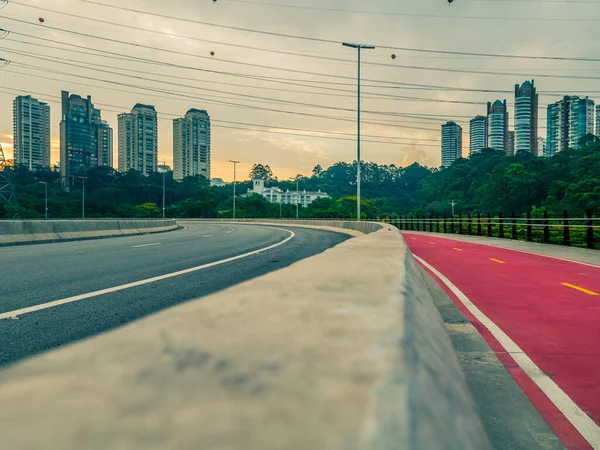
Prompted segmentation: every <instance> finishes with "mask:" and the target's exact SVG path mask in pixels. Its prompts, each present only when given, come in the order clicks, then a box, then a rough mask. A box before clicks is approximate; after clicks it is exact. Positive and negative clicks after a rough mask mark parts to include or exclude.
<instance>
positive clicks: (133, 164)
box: [118, 103, 158, 175]
mask: <svg viewBox="0 0 600 450" xmlns="http://www.w3.org/2000/svg"><path fill="white" fill-rule="evenodd" d="M118 120H119V172H127V171H128V170H130V169H135V170H138V171H140V172H142V173H143V174H144V175H148V174H150V173H153V172H156V171H157V170H158V116H157V113H156V110H155V109H154V106H151V105H142V104H140V103H138V104H137V105H135V106H134V107H133V109H132V110H131V112H130V113H124V114H119V117H118Z"/></svg>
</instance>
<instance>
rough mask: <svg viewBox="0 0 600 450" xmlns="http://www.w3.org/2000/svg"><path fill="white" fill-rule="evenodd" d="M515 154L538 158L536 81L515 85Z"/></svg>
mask: <svg viewBox="0 0 600 450" xmlns="http://www.w3.org/2000/svg"><path fill="white" fill-rule="evenodd" d="M514 122H515V152H520V151H526V152H530V153H532V154H534V155H536V156H537V154H538V151H537V138H538V94H537V91H536V88H535V83H534V80H531V81H525V82H524V83H523V84H522V85H521V86H519V85H518V84H517V85H515V120H514Z"/></svg>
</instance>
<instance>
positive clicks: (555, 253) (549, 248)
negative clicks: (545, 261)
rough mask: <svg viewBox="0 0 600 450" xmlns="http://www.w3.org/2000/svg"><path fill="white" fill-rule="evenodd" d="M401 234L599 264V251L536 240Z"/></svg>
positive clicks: (437, 234)
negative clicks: (433, 237) (432, 237)
mask: <svg viewBox="0 0 600 450" xmlns="http://www.w3.org/2000/svg"><path fill="white" fill-rule="evenodd" d="M402 234H403V235H404V234H422V235H429V236H435V237H437V238H440V239H452V240H456V241H464V242H471V243H473V244H482V245H491V246H494V247H502V248H507V249H510V250H517V251H521V252H527V253H534V254H537V255H543V256H551V257H554V258H560V259H568V260H570V261H578V262H582V263H586V264H592V265H595V266H600V251H599V250H588V249H586V248H578V247H563V246H560V245H551V244H539V243H537V242H526V241H514V240H512V239H500V238H489V237H484V236H470V235H464V234H451V233H429V232H426V231H406V230H404V231H402Z"/></svg>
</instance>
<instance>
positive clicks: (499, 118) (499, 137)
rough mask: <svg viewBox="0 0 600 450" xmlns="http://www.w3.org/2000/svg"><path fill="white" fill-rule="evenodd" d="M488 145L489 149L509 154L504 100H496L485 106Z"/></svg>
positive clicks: (506, 109)
mask: <svg viewBox="0 0 600 450" xmlns="http://www.w3.org/2000/svg"><path fill="white" fill-rule="evenodd" d="M487 114H488V116H487V123H488V144H487V146H488V147H489V148H493V149H494V150H500V151H503V152H504V153H506V154H507V155H508V154H510V150H509V145H508V144H509V142H508V108H507V107H506V100H504V101H503V102H502V101H500V100H496V101H495V102H494V103H490V102H488V104H487Z"/></svg>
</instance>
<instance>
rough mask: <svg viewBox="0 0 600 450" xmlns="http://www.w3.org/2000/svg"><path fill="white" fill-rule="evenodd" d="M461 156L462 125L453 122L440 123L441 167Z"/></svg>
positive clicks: (447, 165) (449, 164) (448, 164)
mask: <svg viewBox="0 0 600 450" xmlns="http://www.w3.org/2000/svg"><path fill="white" fill-rule="evenodd" d="M458 158H462V127H461V126H460V125H458V124H457V123H455V122H448V123H445V124H444V125H442V167H449V166H451V165H452V163H453V162H454V161H456V160H457V159H458Z"/></svg>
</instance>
